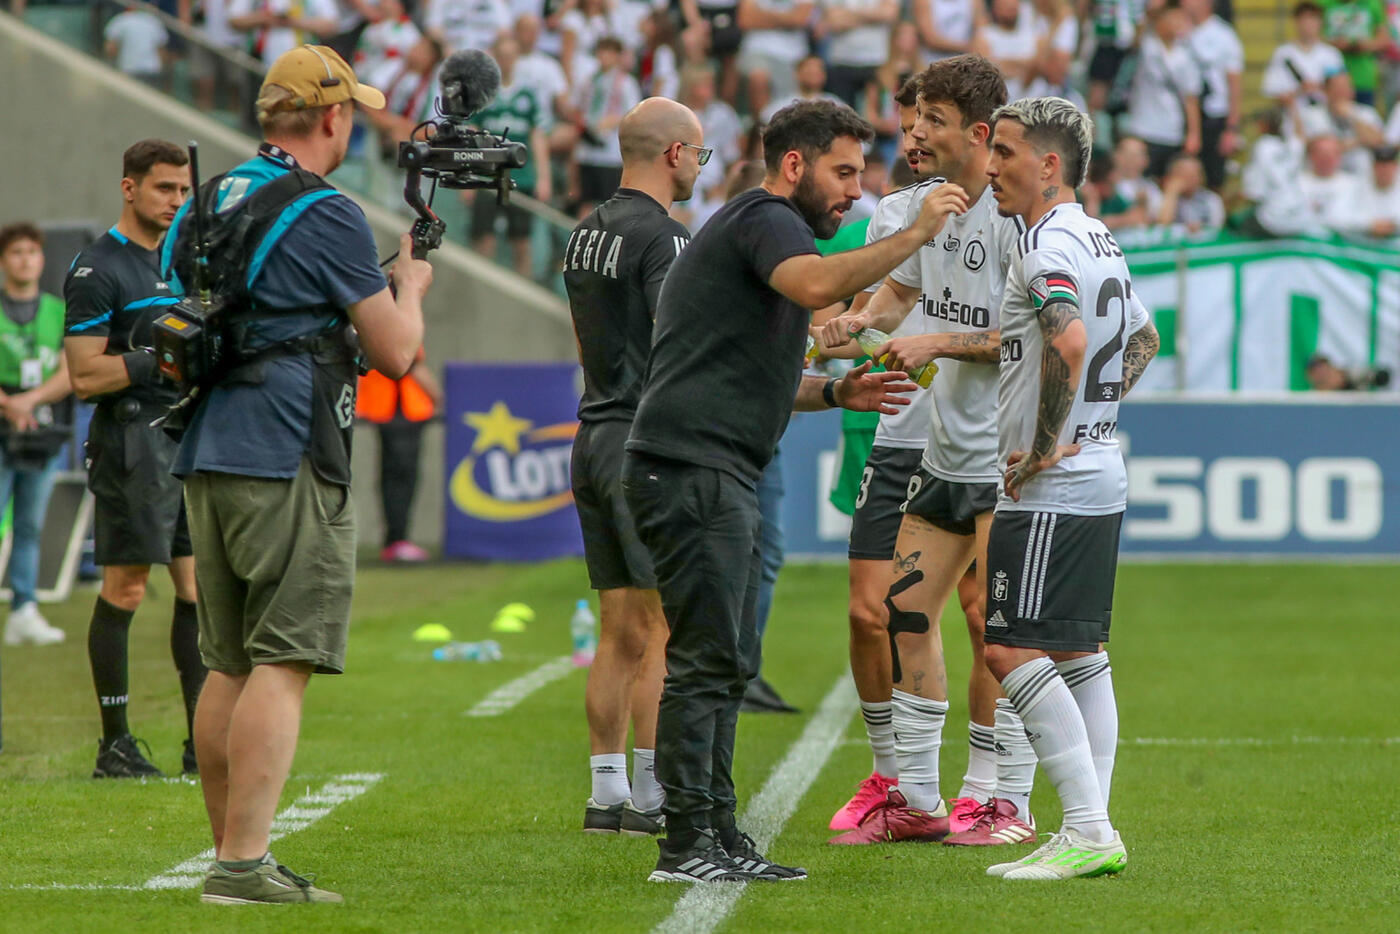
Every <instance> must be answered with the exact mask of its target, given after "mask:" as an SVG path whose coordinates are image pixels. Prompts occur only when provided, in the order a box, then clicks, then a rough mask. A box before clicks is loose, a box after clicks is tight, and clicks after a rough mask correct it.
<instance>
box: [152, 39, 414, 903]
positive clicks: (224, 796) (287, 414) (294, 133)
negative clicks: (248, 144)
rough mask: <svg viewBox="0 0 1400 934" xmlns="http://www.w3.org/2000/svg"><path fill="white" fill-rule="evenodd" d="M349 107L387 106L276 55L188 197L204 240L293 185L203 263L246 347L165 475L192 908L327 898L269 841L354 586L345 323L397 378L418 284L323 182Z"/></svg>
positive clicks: (374, 360)
mask: <svg viewBox="0 0 1400 934" xmlns="http://www.w3.org/2000/svg"><path fill="white" fill-rule="evenodd" d="M356 101H358V102H359V103H361V104H363V105H365V106H367V107H372V108H375V109H378V108H382V107H383V106H384V95H383V94H381V93H380V92H379V91H377V90H375V89H374V88H371V87H367V86H365V85H362V84H360V83H359V82H358V81H357V80H356V78H355V74H354V72H353V71H352V70H351V69H350V66H349V65H347V64H346V63H345V61H344V60H343V59H342V58H341V57H340V56H339V55H337V54H336V53H335V52H334V51H332V50H331V49H329V48H326V47H324V46H302V47H300V48H297V49H293V50H291V51H289V52H286V53H284V54H283V55H282V56H280V57H279V58H278V59H277V60H276V61H275V62H273V64H272V66H271V68H269V69H268V72H267V76H266V77H265V78H264V80H263V84H262V89H261V91H260V92H259V95H258V101H257V111H258V123H259V124H260V125H261V127H262V130H263V135H264V137H265V138H266V142H264V143H263V144H262V146H261V147H259V149H258V153H257V155H255V156H254V157H253V158H252V159H249V160H248V161H247V162H244V163H243V164H241V165H239V166H237V167H236V168H234V169H233V170H232V171H230V172H229V173H228V175H227V176H226V177H225V179H224V181H223V182H222V184H220V183H219V180H218V179H215V180H214V181H211V182H209V183H208V184H207V185H205V186H204V187H203V188H202V189H201V190H200V191H199V192H197V193H196V201H197V203H199V204H201V205H208V206H209V207H210V208H212V210H211V211H210V212H209V213H208V215H207V217H206V218H205V227H206V228H207V229H206V231H205V233H206V235H207V236H209V237H210V239H211V240H212V239H214V237H216V236H217V235H218V234H219V232H220V230H221V229H225V228H224V225H225V224H231V223H234V222H235V221H236V219H238V218H239V216H240V213H241V212H242V211H244V210H245V209H247V210H252V209H253V207H254V206H256V207H258V208H259V209H261V206H263V205H264V204H265V203H266V200H267V198H270V197H271V195H270V194H268V195H266V197H260V195H259V191H260V190H261V189H263V188H264V186H268V187H269V189H270V190H271V191H281V190H282V188H283V186H282V185H281V184H277V182H278V181H279V180H282V179H284V177H285V176H287V175H288V174H289V173H297V178H298V179H299V180H300V185H301V186H302V187H300V188H299V191H300V193H299V194H297V195H296V197H295V198H294V200H291V201H289V202H284V204H285V206H284V207H283V208H282V209H281V213H280V215H278V216H277V220H276V222H275V223H273V224H272V225H271V226H270V227H268V228H265V229H266V231H267V232H266V234H265V235H264V236H262V238H261V240H260V241H258V242H257V243H256V244H252V243H249V244H244V245H243V248H242V249H239V244H237V243H235V242H233V241H232V240H225V241H222V242H223V244H224V246H225V247H227V249H221V250H219V251H216V252H215V253H214V254H213V255H211V256H210V257H209V264H210V269H211V272H212V273H213V275H214V278H215V281H218V277H219V276H220V275H230V274H232V275H233V276H236V277H237V279H236V281H238V282H246V283H247V284H248V289H249V291H250V292H251V303H243V304H241V306H240V314H241V315H243V317H242V320H243V321H245V322H247V329H248V333H247V334H246V335H245V336H244V340H243V341H240V342H239V343H240V344H241V345H242V347H243V349H244V350H245V351H250V353H244V354H242V355H241V360H236V361H235V368H234V369H233V370H232V371H231V372H230V373H229V375H228V376H227V377H226V378H225V379H224V380H223V381H222V382H220V383H219V384H218V385H216V386H214V387H213V388H212V390H210V391H209V392H208V394H207V395H206V396H205V397H204V399H203V401H202V403H201V404H200V406H199V407H198V409H197V410H196V411H195V412H194V414H193V415H192V416H191V418H190V420H189V424H188V427H187V428H186V430H185V434H184V437H183V439H182V441H181V443H180V450H179V453H178V455H177V456H176V459H175V466H174V468H173V470H174V472H175V473H176V474H177V475H178V476H180V477H182V478H184V481H185V496H186V501H187V502H188V504H189V510H190V527H191V533H192V535H193V538H194V544H195V553H196V555H198V557H199V562H200V564H199V578H200V582H201V589H200V598H199V599H200V611H199V622H200V649H201V651H202V653H203V656H204V661H205V664H207V665H208V666H209V669H210V673H209V680H208V683H207V684H206V686H205V689H204V693H203V695H202V696H201V697H200V702H199V710H198V712H197V714H196V717H195V744H196V748H197V749H198V751H199V757H200V766H201V768H200V773H201V781H202V783H203V787H204V801H205V806H206V808H207V809H208V812H209V822H210V825H211V829H212V830H213V836H214V845H215V852H216V855H217V861H216V862H215V864H214V865H213V866H211V867H210V869H209V873H208V875H207V876H206V877H205V882H204V893H203V896H202V898H203V900H204V901H206V902H215V903H223V904H236V903H246V902H285V901H294V902H303V901H311V902H339V901H340V900H341V898H340V896H339V895H337V894H335V893H333V892H327V891H324V890H322V889H319V888H317V887H315V886H313V885H312V884H311V883H310V882H309V881H308V880H306V879H304V878H302V877H301V876H298V875H296V874H295V873H293V872H292V871H291V870H289V869H287V868H286V867H284V866H281V865H279V864H278V862H277V861H276V860H275V859H274V858H273V857H272V855H271V854H270V853H268V842H269V834H270V830H271V825H272V818H273V814H274V812H275V811H276V810H277V802H278V797H279V796H280V794H281V792H282V786H283V785H284V784H285V782H286V779H287V774H288V771H289V770H290V768H291V764H292V757H293V755H294V754H295V752H296V744H297V731H298V725H299V723H300V719H301V708H302V698H303V696H304V693H305V691H306V686H307V682H308V681H309V679H310V677H311V675H312V674H313V673H315V672H321V673H327V674H338V673H340V672H341V671H343V670H344V665H345V642H346V633H347V629H348V627H349V621H350V620H349V617H350V597H351V591H352V588H353V584H354V574H355V524H354V503H353V501H352V499H351V496H350V435H351V427H352V424H353V419H354V411H355V378H356V375H357V374H356V361H355V353H354V349H353V347H352V346H351V344H350V343H349V342H348V341H347V338H348V337H349V327H350V325H351V324H353V325H354V327H355V330H356V331H358V334H359V343H360V346H361V347H362V348H363V352H364V355H365V356H366V357H368V360H369V363H370V364H371V365H373V366H374V367H375V369H377V370H379V371H380V372H382V373H384V374H385V375H387V376H389V377H392V378H397V377H399V376H402V375H403V374H404V372H405V371H407V370H408V368H409V367H410V365H411V364H412V363H413V359H414V356H415V354H416V353H417V351H418V349H419V347H420V346H421V345H422V342H423V316H422V310H421V306H420V302H421V299H422V296H423V294H424V293H425V292H426V291H427V289H428V286H429V284H430V283H431V281H432V267H430V266H429V265H428V264H427V263H426V262H423V261H421V260H415V259H411V258H410V255H411V243H410V241H409V238H408V237H407V236H406V235H405V236H404V237H403V238H402V242H401V245H400V254H399V260H398V262H397V264H396V265H395V266H394V270H393V277H394V282H395V285H396V286H397V288H398V297H397V299H395V297H394V296H393V295H392V294H391V293H390V291H389V289H388V287H387V285H386V284H385V281H384V276H383V274H382V273H381V272H380V271H379V263H378V260H377V258H376V254H375V247H374V238H373V236H372V234H371V232H370V228H369V224H368V223H367V222H366V220H365V217H364V214H363V213H362V212H361V210H360V208H359V207H358V206H357V205H356V204H355V203H354V202H353V201H351V200H350V199H349V198H347V197H345V196H344V195H341V194H340V193H339V192H337V191H335V190H334V189H333V188H330V187H329V186H328V185H326V184H325V182H324V181H323V180H322V178H321V176H324V175H328V174H330V172H332V171H333V170H334V169H335V168H336V167H337V166H338V165H340V163H341V161H342V160H343V159H344V158H345V151H346V147H347V146H348V145H349V142H350V132H351V130H352V128H353V125H354V102H356ZM287 181H288V182H290V181H292V180H291V179H288V180H287ZM275 184H276V185H277V187H276V188H272V186H273V185H275ZM283 184H285V182H284V183H283ZM189 213H190V209H189V207H188V206H187V207H186V210H184V211H183V212H182V213H181V215H180V217H179V218H177V219H176V222H175V225H174V227H173V228H172V230H171V236H170V237H168V238H167V241H166V247H165V250H164V251H163V254H162V261H163V266H164V268H165V269H166V270H167V273H168V274H169V275H170V278H171V281H172V283H174V282H175V281H176V280H178V281H179V283H181V284H186V285H187V284H190V283H192V282H193V281H194V275H193V263H194V259H193V252H194V251H193V239H194V233H195V230H194V226H195V225H194V223H193V222H192V221H191V219H190V217H189ZM229 229H234V230H236V229H238V228H229ZM250 239H251V238H250ZM254 247H256V251H254ZM240 264H241V265H240ZM234 266H237V268H231V267H234ZM278 348H281V352H279V351H278ZM269 350H270V352H269Z"/></svg>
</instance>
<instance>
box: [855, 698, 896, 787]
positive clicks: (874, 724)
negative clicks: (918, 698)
mask: <svg viewBox="0 0 1400 934" xmlns="http://www.w3.org/2000/svg"><path fill="white" fill-rule="evenodd" d="M860 715H861V716H862V717H863V718H864V719H865V735H866V736H868V737H870V751H871V752H872V753H874V754H875V771H876V772H878V773H880V774H881V775H883V776H885V778H894V777H895V775H897V774H899V766H898V765H897V764H896V763H895V759H894V725H893V724H892V722H891V721H890V702H889V701H861V702H860Z"/></svg>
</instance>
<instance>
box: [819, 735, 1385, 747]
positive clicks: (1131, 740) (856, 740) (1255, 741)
mask: <svg viewBox="0 0 1400 934" xmlns="http://www.w3.org/2000/svg"><path fill="white" fill-rule="evenodd" d="M837 745H839V746H861V747H865V748H869V746H870V741H869V740H868V739H866V738H865V737H864V736H860V737H856V736H852V737H850V738H848V739H843V740H842V741H841V742H840V743H838V744H837ZM1118 745H1119V747H1120V748H1121V747H1123V746H1167V747H1186V748H1204V747H1211V746H1221V747H1226V746H1234V747H1245V748H1249V747H1259V748H1267V747H1274V746H1400V736H1124V737H1121V738H1120V739H1119V740H1118Z"/></svg>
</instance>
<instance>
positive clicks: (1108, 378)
mask: <svg viewBox="0 0 1400 934" xmlns="http://www.w3.org/2000/svg"><path fill="white" fill-rule="evenodd" d="M1052 299H1053V300H1057V301H1071V302H1074V303H1075V304H1076V305H1078V306H1079V308H1080V317H1081V318H1082V320H1083V321H1084V331H1085V333H1086V334H1087V336H1088V344H1087V346H1086V348H1085V351H1084V365H1083V367H1082V369H1081V371H1080V374H1079V385H1078V386H1077V387H1075V390H1074V402H1073V404H1072V407H1071V408H1070V412H1069V417H1068V418H1067V419H1066V420H1065V426H1064V428H1063V429H1062V430H1061V432H1060V438H1059V443H1060V444H1079V445H1081V449H1080V452H1079V453H1078V454H1076V455H1074V456H1073V457H1066V458H1064V459H1063V460H1061V461H1060V462H1059V463H1058V464H1056V465H1055V466H1054V467H1051V468H1050V469H1049V470H1046V471H1044V472H1042V473H1040V474H1037V475H1036V476H1035V477H1033V478H1031V480H1030V482H1029V483H1027V484H1026V485H1025V486H1024V487H1023V488H1022V491H1021V501H1020V502H1019V503H1013V502H1012V501H1011V499H1010V498H1009V497H1008V496H1007V495H1006V493H1005V490H1003V491H1002V494H1001V498H1000V502H999V503H998V504H997V511H998V512H1012V511H1018V510H1019V511H1035V512H1056V513H1066V514H1069V515H1081V516H1101V515H1108V514H1110V513H1115V512H1122V511H1123V510H1124V509H1125V508H1127V499H1128V478H1127V472H1126V471H1125V470H1124V468H1123V454H1122V452H1121V451H1120V450H1119V448H1118V400H1119V398H1120V397H1121V396H1122V394H1123V346H1124V345H1125V344H1126V343H1127V340H1128V338H1129V337H1130V336H1131V335H1133V334H1134V333H1136V332H1137V331H1138V330H1139V329H1141V328H1142V327H1143V326H1144V325H1146V324H1147V322H1148V315H1147V308H1146V307H1145V306H1144V305H1143V304H1142V301H1141V300H1140V299H1139V298H1138V297H1137V296H1136V295H1134V294H1133V285H1132V281H1131V280H1130V279H1129V276H1128V264H1127V262H1126V261H1124V259H1123V251H1122V250H1120V249H1119V248H1118V244H1117V243H1116V242H1114V239H1113V235H1112V234H1110V233H1109V232H1108V228H1107V227H1105V226H1104V225H1103V224H1102V223H1100V222H1099V221H1098V220H1096V219H1095V218H1092V217H1089V216H1087V215H1086V214H1085V213H1084V209H1083V208H1082V207H1080V206H1079V205H1077V204H1061V205H1057V206H1056V207H1054V208H1053V209H1052V210H1051V211H1050V213H1049V214H1046V215H1045V216H1044V217H1043V218H1041V219H1040V221H1039V222H1037V223H1036V224H1034V225H1033V226H1032V227H1031V228H1030V229H1029V230H1027V231H1026V232H1025V234H1023V235H1022V236H1021V238H1020V240H1019V241H1017V244H1016V253H1015V257H1014V261H1013V262H1012V264H1011V273H1010V275H1009V276H1008V278H1007V282H1006V299H1005V301H1004V302H1003V303H1002V306H1001V374H1000V375H1001V400H1000V411H999V414H998V424H997V431H998V436H999V438H1000V450H999V452H998V457H997V463H998V465H999V466H1000V468H1001V469H1002V470H1003V471H1004V470H1005V469H1006V464H1007V460H1008V457H1009V455H1010V454H1011V452H1012V451H1029V450H1030V449H1031V441H1032V439H1033V438H1034V437H1035V426H1036V418H1037V416H1038V414H1039V411H1040V363H1041V349H1042V347H1043V341H1042V339H1041V334H1040V308H1041V307H1042V306H1043V305H1044V304H1045V303H1046V302H1047V301H1050V300H1052ZM936 378H937V377H935V379H936Z"/></svg>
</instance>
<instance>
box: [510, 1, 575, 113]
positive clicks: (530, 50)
mask: <svg viewBox="0 0 1400 934" xmlns="http://www.w3.org/2000/svg"><path fill="white" fill-rule="evenodd" d="M542 25H543V24H542V21H541V20H540V18H539V17H538V16H536V15H535V14H534V13H524V14H522V15H521V16H519V17H518V18H517V19H516V20H515V41H516V42H517V43H518V44H519V45H520V60H519V61H518V62H516V63H515V71H516V73H517V74H518V75H519V76H520V77H519V80H521V81H528V82H530V83H532V84H534V85H535V87H537V88H538V89H539V91H540V93H541V95H542V96H543V99H544V100H547V101H549V102H550V103H551V104H552V105H553V107H554V116H555V117H556V118H558V119H560V120H564V119H569V116H568V111H569V79H568V78H567V77H566V76H565V75H564V66H563V65H561V64H559V60H558V59H557V58H555V57H554V56H553V55H550V54H549V53H548V52H543V51H541V50H540V49H539V47H538V46H539V41H540V30H541V27H542Z"/></svg>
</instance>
